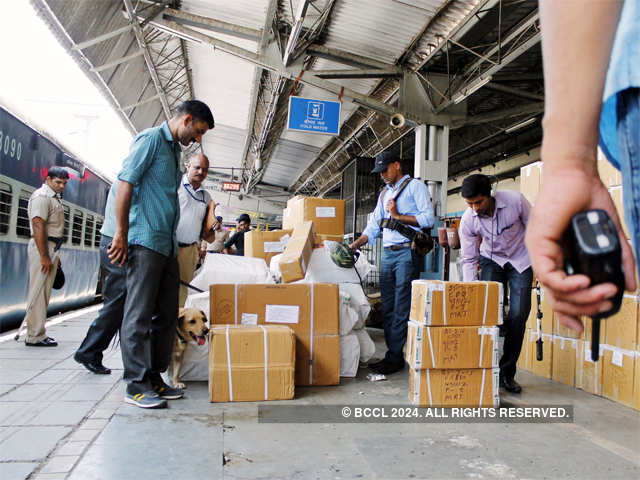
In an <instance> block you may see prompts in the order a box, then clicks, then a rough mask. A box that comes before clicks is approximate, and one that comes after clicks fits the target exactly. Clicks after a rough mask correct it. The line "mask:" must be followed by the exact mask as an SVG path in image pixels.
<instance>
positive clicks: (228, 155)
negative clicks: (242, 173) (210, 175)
mask: <svg viewBox="0 0 640 480" xmlns="http://www.w3.org/2000/svg"><path fill="white" fill-rule="evenodd" d="M214 115H215V112H214ZM246 136H247V132H246V130H242V129H238V128H234V127H230V126H228V125H224V124H221V123H218V121H217V119H216V126H215V128H214V129H213V130H211V131H210V132H207V133H206V134H205V135H204V137H202V148H203V149H204V153H205V154H206V155H207V157H209V163H210V168H212V169H213V170H216V168H218V167H225V168H228V167H238V168H240V167H241V166H242V158H241V157H242V146H243V145H244V140H245V137H246ZM221 172H223V173H225V174H229V175H230V174H231V171H226V170H221Z"/></svg>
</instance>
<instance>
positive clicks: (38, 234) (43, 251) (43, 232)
mask: <svg viewBox="0 0 640 480" xmlns="http://www.w3.org/2000/svg"><path fill="white" fill-rule="evenodd" d="M31 225H33V240H34V241H35V242H36V247H38V252H40V264H41V265H42V268H41V269H42V273H43V274H45V275H48V274H49V272H50V271H51V268H52V267H53V263H52V262H51V257H50V256H49V245H48V244H47V224H46V223H45V221H44V220H43V219H41V218H40V217H34V218H33V219H32V220H31Z"/></svg>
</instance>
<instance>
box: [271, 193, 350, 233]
mask: <svg viewBox="0 0 640 480" xmlns="http://www.w3.org/2000/svg"><path fill="white" fill-rule="evenodd" d="M344 216H345V201H344V200H337V199H332V198H317V197H303V196H300V195H298V196H295V197H293V198H290V199H289V201H288V202H287V208H285V209H284V212H283V214H282V227H283V228H295V227H297V226H298V225H300V224H301V223H303V222H313V226H314V228H315V231H316V233H319V234H321V235H344Z"/></svg>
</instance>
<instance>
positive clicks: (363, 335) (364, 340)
mask: <svg viewBox="0 0 640 480" xmlns="http://www.w3.org/2000/svg"><path fill="white" fill-rule="evenodd" d="M352 333H353V334H354V335H355V336H357V337H358V342H359V343H360V361H361V362H363V363H366V362H368V361H369V360H371V357H373V356H374V355H375V353H376V344H375V343H374V342H373V339H372V338H371V337H370V336H369V332H367V330H366V329H365V328H358V329H356V330H354V331H353V332H352Z"/></svg>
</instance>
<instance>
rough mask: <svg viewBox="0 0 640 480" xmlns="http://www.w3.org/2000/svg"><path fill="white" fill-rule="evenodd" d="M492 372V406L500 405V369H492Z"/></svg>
mask: <svg viewBox="0 0 640 480" xmlns="http://www.w3.org/2000/svg"><path fill="white" fill-rule="evenodd" d="M492 374H493V408H498V407H499V406H500V391H499V388H500V369H499V368H494V369H492Z"/></svg>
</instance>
